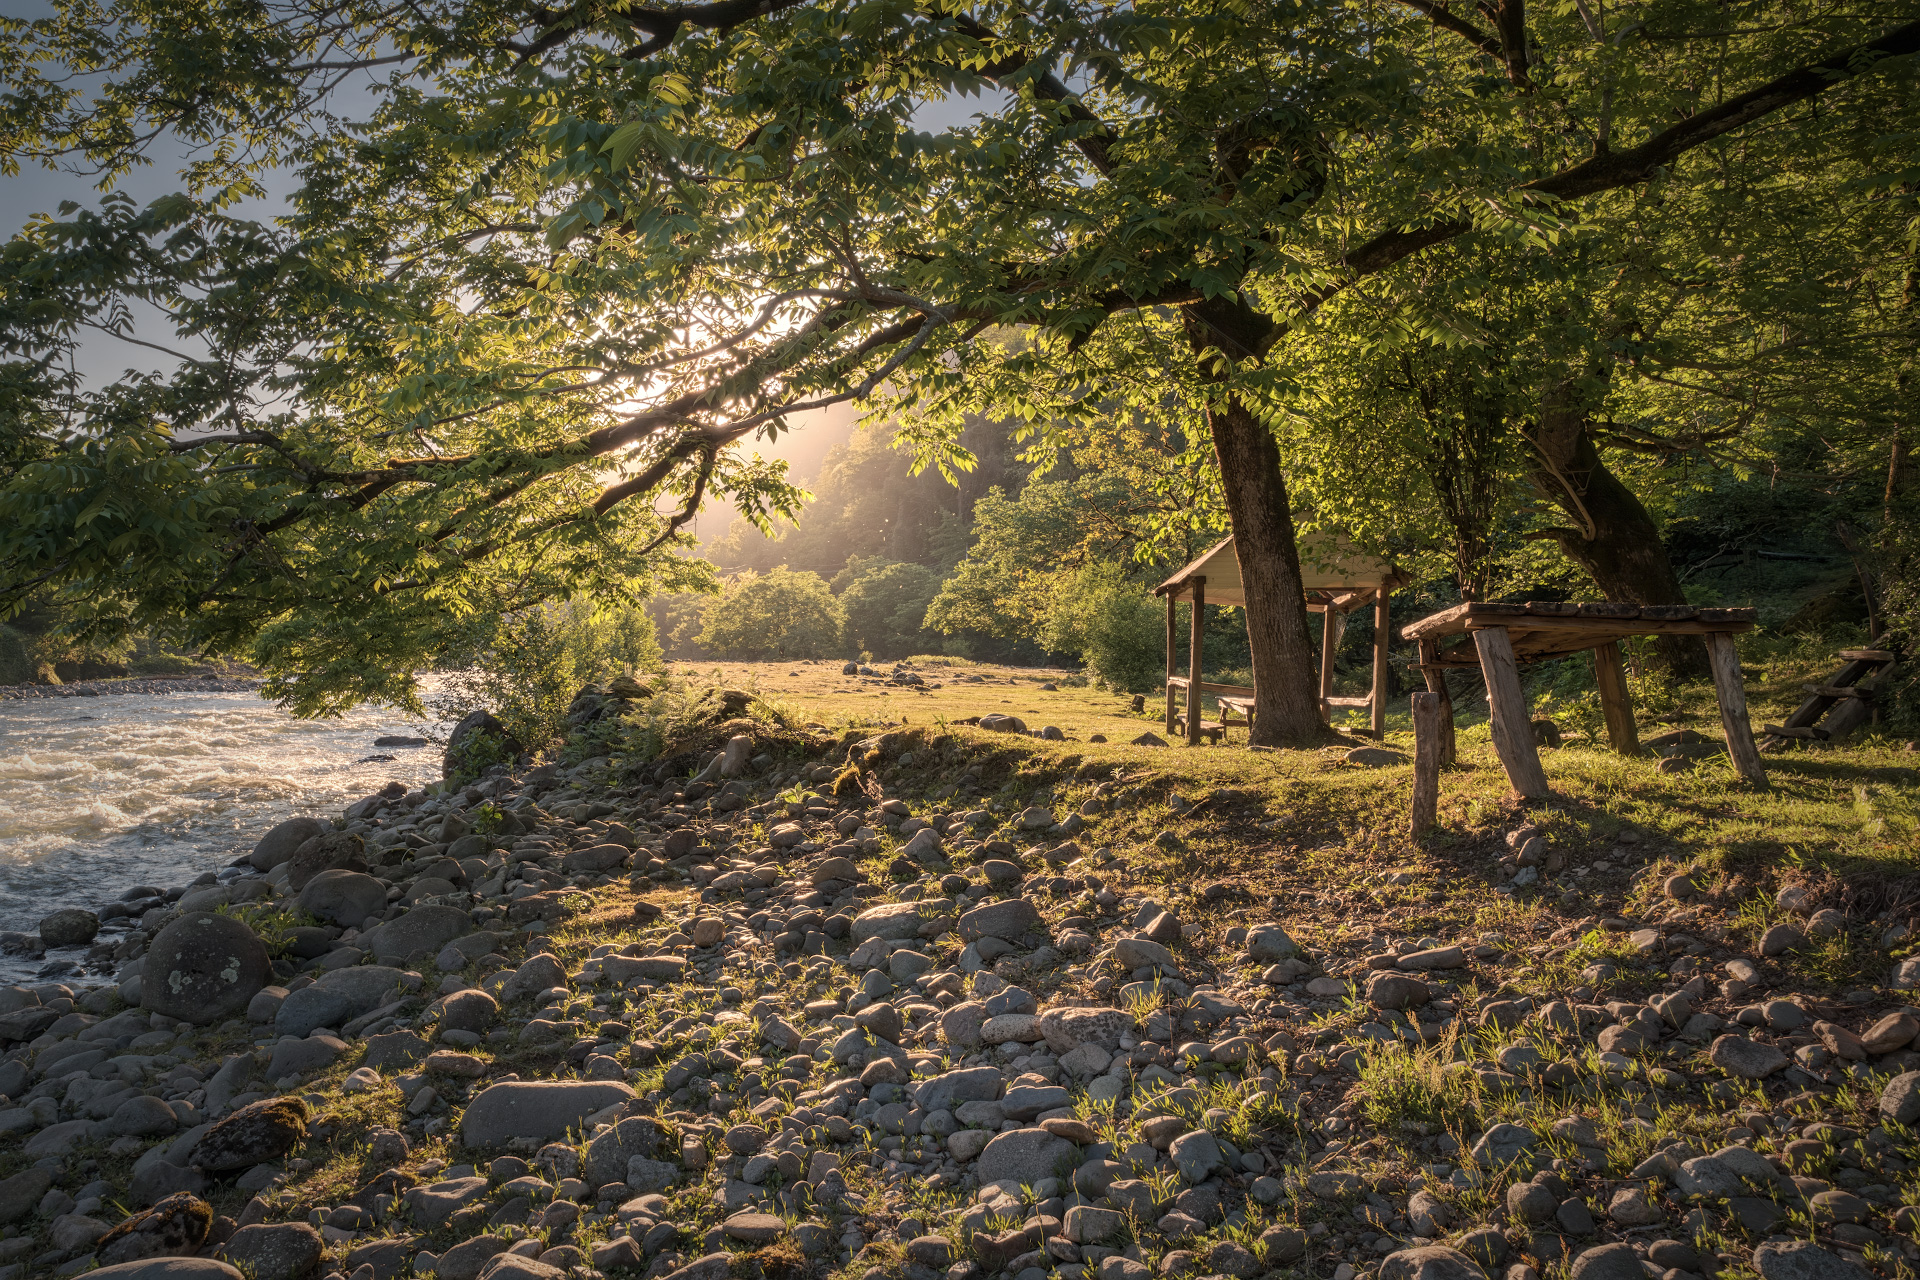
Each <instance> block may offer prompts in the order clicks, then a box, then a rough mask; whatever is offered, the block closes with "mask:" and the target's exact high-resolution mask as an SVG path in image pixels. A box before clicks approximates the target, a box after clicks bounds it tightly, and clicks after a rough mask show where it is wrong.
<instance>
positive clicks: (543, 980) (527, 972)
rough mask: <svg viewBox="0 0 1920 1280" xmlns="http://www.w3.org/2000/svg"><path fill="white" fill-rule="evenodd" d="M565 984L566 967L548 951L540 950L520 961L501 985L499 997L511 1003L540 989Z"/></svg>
mask: <svg viewBox="0 0 1920 1280" xmlns="http://www.w3.org/2000/svg"><path fill="white" fill-rule="evenodd" d="M566 985H567V967H566V966H565V965H563V964H561V963H560V961H559V960H557V959H555V958H554V957H553V955H551V954H550V953H548V952H545V951H542V952H540V953H539V954H538V955H531V956H528V957H527V958H526V959H525V960H523V961H521V962H520V967H519V968H518V969H515V970H514V971H513V976H512V977H511V978H508V979H507V980H506V982H505V983H504V984H502V985H501V987H500V998H501V999H502V1000H504V1001H506V1002H507V1003H508V1004H512V1003H513V1002H514V1001H516V1000H530V999H532V998H533V997H534V996H537V995H539V994H540V993H541V992H542V991H546V990H549V989H551V988H553V987H564V986H566Z"/></svg>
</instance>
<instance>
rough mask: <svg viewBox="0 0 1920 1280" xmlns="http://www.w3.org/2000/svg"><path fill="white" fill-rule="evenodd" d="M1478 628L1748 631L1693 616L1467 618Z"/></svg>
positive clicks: (1674, 633)
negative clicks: (1672, 618) (1669, 619)
mask: <svg viewBox="0 0 1920 1280" xmlns="http://www.w3.org/2000/svg"><path fill="white" fill-rule="evenodd" d="M1481 627H1510V628H1512V629H1513V630H1514V631H1516V632H1525V631H1568V632H1579V631H1583V630H1584V631H1591V632H1593V633H1594V634H1597V635H1613V636H1619V635H1635V636H1709V635H1725V634H1730V633H1733V632H1738V631H1751V630H1753V624H1752V623H1751V622H1701V621H1700V620H1698V619H1697V618H1696V619H1682V620H1680V621H1678V622H1665V621H1662V620H1661V619H1659V618H1638V619H1634V620H1631V621H1628V620H1624V619H1615V618H1535V617H1531V616H1529V617H1525V618H1517V619H1515V618H1486V619H1479V618H1469V619H1467V630H1469V631H1477V630H1479V629H1480V628H1481Z"/></svg>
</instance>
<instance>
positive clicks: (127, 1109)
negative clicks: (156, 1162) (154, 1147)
mask: <svg viewBox="0 0 1920 1280" xmlns="http://www.w3.org/2000/svg"><path fill="white" fill-rule="evenodd" d="M107 1127H108V1129H109V1130H110V1131H111V1132H112V1133H113V1134H114V1135H115V1136H116V1137H117V1136H119V1135H121V1134H129V1135H131V1136H133V1137H135V1138H157V1137H160V1136H161V1135H162V1134H168V1133H172V1132H173V1131H174V1130H175V1129H177V1128H179V1127H180V1118H179V1117H178V1116H176V1115H175V1114H174V1112H173V1108H172V1107H169V1106H168V1105H167V1104H166V1103H164V1102H162V1101H161V1100H160V1099H158V1098H152V1097H148V1096H147V1095H146V1094H138V1095H136V1096H134V1097H131V1098H128V1099H127V1100H126V1101H125V1102H123V1103H121V1104H120V1105H119V1106H117V1107H115V1108H114V1109H113V1114H112V1115H111V1116H109V1117H107Z"/></svg>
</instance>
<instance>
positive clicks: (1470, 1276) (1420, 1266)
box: [1380, 1244, 1487, 1280]
mask: <svg viewBox="0 0 1920 1280" xmlns="http://www.w3.org/2000/svg"><path fill="white" fill-rule="evenodd" d="M1486 1275H1487V1273H1486V1272H1485V1271H1483V1270H1481V1268H1480V1264H1479V1263H1477V1262H1475V1261H1474V1260H1473V1259H1472V1258H1469V1257H1468V1256H1467V1255H1466V1254H1464V1253H1461V1252H1460V1251H1459V1250H1458V1249H1450V1248H1448V1247H1447V1246H1446V1245H1443V1244H1430V1245H1425V1246H1423V1247H1421V1248H1417V1249H1401V1250H1398V1251H1396V1252H1394V1253H1390V1254H1388V1255H1387V1256H1386V1257H1385V1258H1382V1259H1381V1260H1380V1280H1486Z"/></svg>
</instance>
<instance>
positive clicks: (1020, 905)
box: [960, 898, 1046, 942]
mask: <svg viewBox="0 0 1920 1280" xmlns="http://www.w3.org/2000/svg"><path fill="white" fill-rule="evenodd" d="M1045 929H1046V925H1045V924H1044V923H1042V922H1041V919H1040V912H1039V911H1038V910H1036V909H1035V907H1034V905H1033V904H1032V903H1031V902H1029V901H1027V900H1026V899H1025V898H1007V899H1005V900H1003V901H1000V902H989V903H986V904H984V905H982V906H978V907H975V908H974V909H973V910H971V911H969V912H967V914H965V915H963V916H961V917H960V936H961V937H962V938H964V939H965V940H966V941H968V942H978V941H980V939H982V938H999V939H1001V940H1002V941H1004V942H1018V941H1020V939H1021V938H1023V937H1025V936H1026V935H1027V934H1029V933H1035V932H1042V931H1044V930H1045Z"/></svg>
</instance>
